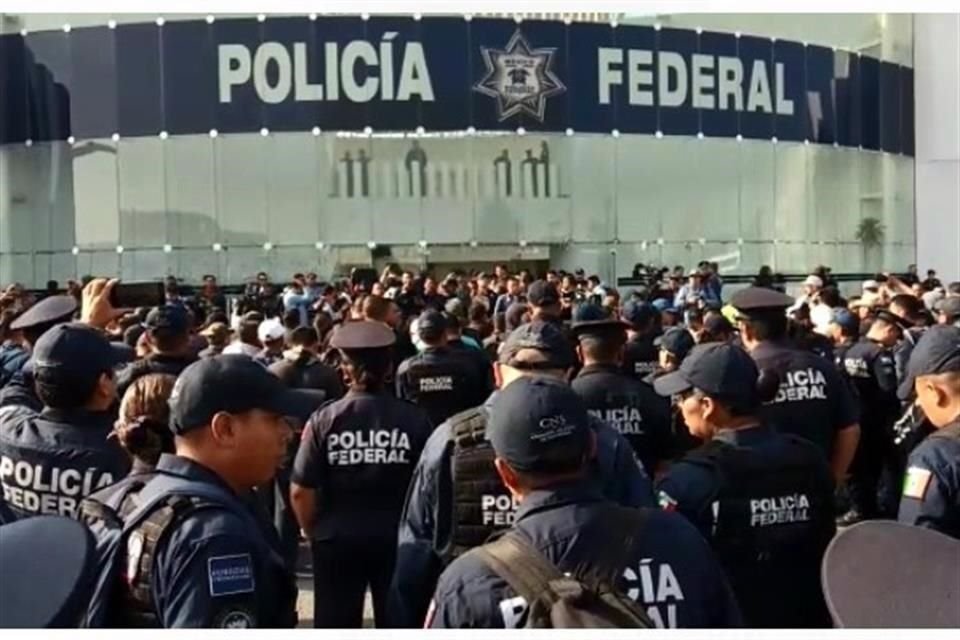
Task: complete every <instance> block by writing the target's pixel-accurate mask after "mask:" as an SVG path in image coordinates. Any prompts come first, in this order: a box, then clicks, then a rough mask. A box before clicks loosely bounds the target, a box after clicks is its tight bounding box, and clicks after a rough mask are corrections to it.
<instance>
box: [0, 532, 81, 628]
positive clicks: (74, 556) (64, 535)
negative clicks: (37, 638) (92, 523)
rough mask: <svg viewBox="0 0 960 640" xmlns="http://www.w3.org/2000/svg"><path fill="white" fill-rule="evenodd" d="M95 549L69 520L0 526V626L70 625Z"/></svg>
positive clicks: (77, 611)
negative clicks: (0, 571)
mask: <svg viewBox="0 0 960 640" xmlns="http://www.w3.org/2000/svg"><path fill="white" fill-rule="evenodd" d="M95 549H96V547H95V545H94V540H93V536H92V535H91V534H90V531H89V529H87V527H86V526H84V525H83V524H81V523H80V522H77V521H76V520H73V519H71V518H65V517H61V516H37V517H34V518H26V519H23V520H20V521H18V522H13V523H10V524H6V525H4V526H3V527H0V567H3V572H4V579H3V580H0V628H4V629H38V628H71V627H73V628H76V627H77V626H78V624H79V623H80V618H81V616H82V615H83V614H84V613H85V612H86V604H87V600H88V599H89V597H90V589H91V588H92V587H93V580H94V579H95V577H96V573H97V562H96V553H95ZM8 635H9V634H8Z"/></svg>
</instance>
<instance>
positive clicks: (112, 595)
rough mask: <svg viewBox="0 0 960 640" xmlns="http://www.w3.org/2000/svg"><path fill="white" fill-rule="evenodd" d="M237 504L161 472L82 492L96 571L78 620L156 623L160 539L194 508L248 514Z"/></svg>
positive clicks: (97, 624) (94, 624)
mask: <svg viewBox="0 0 960 640" xmlns="http://www.w3.org/2000/svg"><path fill="white" fill-rule="evenodd" d="M238 504H239V501H238V500H237V499H236V497H234V496H231V495H229V494H228V493H227V492H226V491H225V490H223V489H220V488H219V487H216V486H214V485H212V484H208V483H204V482H195V481H190V480H186V479H184V478H181V477H178V476H173V475H169V474H165V473H161V472H156V473H146V474H140V475H133V476H128V477H127V478H125V479H124V480H121V481H120V482H118V483H116V484H114V485H112V486H110V487H107V488H106V489H103V490H101V491H99V492H97V493H95V494H93V495H91V496H89V497H87V498H85V499H84V500H83V501H82V502H81V503H80V509H79V514H78V519H79V520H80V521H81V522H83V523H84V524H86V525H87V527H89V528H90V531H91V532H92V533H93V536H94V539H95V540H96V551H95V553H96V563H97V567H98V574H97V577H96V579H95V581H94V587H93V590H92V592H91V593H90V600H89V604H88V606H87V613H86V615H85V616H84V617H83V619H82V621H81V623H80V626H81V627H87V628H103V627H116V626H121V627H153V626H159V623H158V621H157V619H156V614H155V612H154V607H153V600H152V595H151V588H150V585H151V574H152V571H153V559H154V556H155V554H156V551H157V548H158V547H159V545H160V544H161V542H162V540H163V539H164V538H165V537H166V536H167V534H168V532H170V531H172V530H173V528H174V526H173V525H175V524H177V523H179V522H182V520H183V518H184V517H185V516H186V515H188V514H191V513H194V512H195V511H197V510H198V509H206V508H219V509H228V510H230V511H231V512H236V513H241V514H246V510H244V509H242V508H239V509H238V508H237V505H238ZM248 517H249V516H248ZM250 520H251V522H250V525H251V526H254V527H256V526H258V525H257V523H256V522H255V521H253V519H252V517H250Z"/></svg>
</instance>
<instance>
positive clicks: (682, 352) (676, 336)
mask: <svg viewBox="0 0 960 640" xmlns="http://www.w3.org/2000/svg"><path fill="white" fill-rule="evenodd" d="M653 344H654V346H657V347H660V348H661V349H663V350H664V351H666V352H668V353H671V354H673V355H674V356H676V357H677V358H680V359H681V360H682V359H683V358H686V357H687V354H688V353H690V349H693V347H694V345H696V341H695V340H694V339H693V335H692V334H691V333H690V332H689V331H687V330H686V329H684V328H683V327H672V328H670V329H667V330H666V332H664V334H663V335H662V336H658V337H657V338H656V339H655V340H654V341H653Z"/></svg>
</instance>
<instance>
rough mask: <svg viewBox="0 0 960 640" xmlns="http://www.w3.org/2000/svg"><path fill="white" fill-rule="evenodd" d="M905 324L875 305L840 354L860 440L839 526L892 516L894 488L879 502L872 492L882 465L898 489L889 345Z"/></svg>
mask: <svg viewBox="0 0 960 640" xmlns="http://www.w3.org/2000/svg"><path fill="white" fill-rule="evenodd" d="M906 328H907V325H906V321H905V320H904V319H903V318H899V317H897V316H895V315H894V314H892V313H890V312H889V311H885V310H880V311H878V312H877V314H876V317H875V318H874V319H873V322H872V323H871V324H870V329H869V330H868V331H867V335H866V336H864V338H863V339H862V340H860V341H859V342H857V343H856V344H854V345H853V346H852V347H850V348H849V349H847V351H846V353H845V354H844V357H843V363H842V364H843V368H844V371H845V373H846V375H847V377H849V379H850V381H851V382H852V383H853V385H854V386H855V387H856V390H857V400H858V401H859V402H860V442H859V444H858V445H857V453H856V455H855V456H854V459H853V463H852V464H851V465H850V479H849V481H848V483H847V485H848V487H849V493H850V501H851V506H850V510H849V511H848V512H847V513H846V514H844V515H843V516H842V517H841V519H840V521H839V524H840V525H842V526H849V525H851V524H854V523H856V522H859V521H860V520H864V519H870V518H876V517H894V516H895V515H896V510H897V504H896V501H897V499H898V491H897V490H892V491H887V493H886V494H885V500H884V501H883V503H884V504H878V501H877V495H878V494H877V492H878V490H879V489H880V483H881V475H882V474H883V472H884V469H885V468H886V469H887V470H888V471H889V472H890V474H891V475H892V476H894V477H895V478H896V479H895V480H893V479H890V480H889V481H888V482H887V483H886V484H896V485H897V486H898V488H899V480H900V477H901V476H902V475H903V470H902V468H900V465H899V464H898V463H897V462H896V450H895V448H894V445H893V432H892V427H893V423H894V422H896V420H897V418H899V417H900V413H901V411H900V399H899V398H898V397H897V370H896V365H895V363H894V357H893V353H892V351H891V349H892V348H893V347H894V346H895V345H896V344H897V342H898V341H899V340H900V337H901V336H902V334H903V331H905V330H906Z"/></svg>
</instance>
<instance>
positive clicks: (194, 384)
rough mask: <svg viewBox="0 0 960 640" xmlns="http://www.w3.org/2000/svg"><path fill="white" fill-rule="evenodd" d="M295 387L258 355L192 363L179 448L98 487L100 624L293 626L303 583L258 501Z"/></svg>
mask: <svg viewBox="0 0 960 640" xmlns="http://www.w3.org/2000/svg"><path fill="white" fill-rule="evenodd" d="M299 404H300V398H299V396H297V395H296V392H294V391H291V390H288V389H287V388H286V387H285V386H284V385H283V383H282V382H280V381H279V380H278V379H277V378H276V377H275V376H273V375H272V374H270V372H268V371H267V370H266V369H265V368H264V367H262V366H260V365H259V364H257V363H256V362H254V361H253V360H251V359H250V358H248V357H246V356H240V355H221V356H217V357H214V358H208V359H204V360H201V361H198V362H195V363H194V364H192V365H190V366H189V367H187V368H186V369H185V370H184V371H183V373H181V374H180V377H179V378H178V379H177V382H176V385H175V386H174V389H173V393H172V395H171V397H170V411H171V416H170V428H171V430H172V431H173V433H174V440H175V445H176V454H175V455H172V454H163V455H162V456H161V457H160V460H159V462H158V463H157V466H156V469H155V472H154V473H150V474H144V475H136V474H135V475H131V476H129V477H128V478H126V479H125V480H123V481H121V482H119V483H117V484H115V485H113V486H112V487H108V488H107V489H104V490H103V491H101V492H98V493H96V494H94V495H93V496H91V497H90V498H89V499H88V500H86V501H84V503H83V504H82V506H81V517H82V519H83V521H84V522H86V523H87V525H88V526H89V527H90V528H91V530H92V531H93V533H94V536H95V537H96V539H97V554H98V558H99V571H100V575H99V579H98V581H97V583H96V586H95V588H94V589H93V591H92V596H91V600H90V605H89V608H88V611H87V615H86V617H85V620H84V625H85V626H90V627H104V626H106V627H117V626H119V627H166V628H171V627H221V628H245V627H292V626H294V625H295V624H296V621H297V615H296V597H297V591H296V582H295V576H294V575H293V573H292V572H291V571H289V570H288V569H287V568H286V567H285V565H284V562H283V558H282V557H281V555H280V554H279V553H278V550H277V549H278V546H279V542H278V540H277V539H276V534H275V532H274V531H273V529H272V527H271V525H270V523H269V522H267V521H266V520H265V519H264V518H262V517H261V515H260V514H259V512H257V511H256V509H255V508H254V505H255V502H254V500H252V499H251V497H250V495H251V492H252V490H253V488H254V487H257V486H260V485H263V484H266V483H268V482H269V481H270V479H271V478H272V477H273V476H274V473H275V472H276V470H277V468H278V467H279V466H280V465H281V464H282V462H283V460H284V458H285V456H286V455H287V444H288V442H289V440H290V438H291V436H292V431H291V429H290V425H289V424H288V422H287V419H286V417H285V416H286V415H287V413H288V412H290V411H291V409H290V407H296V406H298V405H299Z"/></svg>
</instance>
